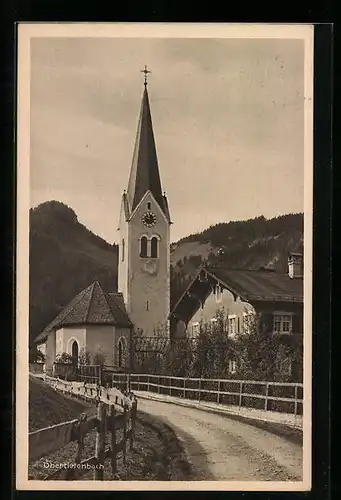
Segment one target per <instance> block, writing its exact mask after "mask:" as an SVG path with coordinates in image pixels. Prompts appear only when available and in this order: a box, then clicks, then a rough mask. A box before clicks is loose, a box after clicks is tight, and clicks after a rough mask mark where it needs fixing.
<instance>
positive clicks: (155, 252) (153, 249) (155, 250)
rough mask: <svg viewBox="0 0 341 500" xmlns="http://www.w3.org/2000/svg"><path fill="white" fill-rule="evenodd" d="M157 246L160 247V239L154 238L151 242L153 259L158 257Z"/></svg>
mask: <svg viewBox="0 0 341 500" xmlns="http://www.w3.org/2000/svg"><path fill="white" fill-rule="evenodd" d="M157 246H158V239H157V238H156V237H155V236H154V237H153V238H152V241H151V257H154V258H156V257H158V254H157V253H158V252H157V250H158V248H157Z"/></svg>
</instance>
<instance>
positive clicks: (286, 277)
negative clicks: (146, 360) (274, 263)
mask: <svg viewBox="0 0 341 500" xmlns="http://www.w3.org/2000/svg"><path fill="white" fill-rule="evenodd" d="M219 310H220V311H224V314H225V318H226V325H225V328H226V333H227V335H229V336H231V338H232V339H233V337H234V336H236V335H237V334H241V333H243V332H247V331H248V328H249V327H250V323H251V320H252V317H254V316H255V315H259V317H260V318H261V325H262V328H263V329H264V331H265V332H268V333H271V334H273V335H276V336H278V340H279V343H284V344H286V345H296V344H297V343H296V342H293V339H295V341H297V340H298V344H299V345H300V344H301V343H302V341H303V257H302V255H301V254H298V253H292V254H290V255H289V258H288V272H287V273H278V272H275V271H274V270H271V269H265V268H262V269H260V270H247V269H228V268H225V267H219V266H217V267H205V266H203V267H202V268H201V269H200V270H199V271H198V273H197V275H196V276H195V277H194V279H193V280H192V282H191V283H190V284H189V286H188V287H187V289H186V290H185V292H184V293H183V294H182V296H181V297H180V299H179V300H178V302H177V303H176V304H175V306H174V308H173V310H172V311H171V313H170V324H171V334H172V337H173V338H174V339H181V338H184V337H195V336H197V335H198V333H199V331H200V324H201V323H205V324H210V323H211V324H212V323H215V322H216V321H217V318H216V316H217V312H218V311H219ZM301 368H302V367H299V366H296V367H295V371H297V372H298V371H300V370H301ZM292 369H293V367H292V366H290V363H289V364H288V370H289V371H291V370H292Z"/></svg>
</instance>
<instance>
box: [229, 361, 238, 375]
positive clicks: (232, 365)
mask: <svg viewBox="0 0 341 500" xmlns="http://www.w3.org/2000/svg"><path fill="white" fill-rule="evenodd" d="M236 371H237V362H236V360H235V359H230V360H229V373H231V374H232V375H233V374H234V373H236Z"/></svg>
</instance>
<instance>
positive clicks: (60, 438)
mask: <svg viewBox="0 0 341 500" xmlns="http://www.w3.org/2000/svg"><path fill="white" fill-rule="evenodd" d="M44 379H45V381H46V382H47V383H48V384H49V385H51V386H52V388H53V389H54V390H56V391H58V392H62V393H64V394H68V395H72V396H75V397H77V398H81V399H84V400H86V401H89V402H90V401H92V402H94V403H96V404H97V416H91V417H88V416H87V415H86V414H84V413H82V414H81V415H80V416H79V418H78V419H73V420H70V421H68V422H63V423H61V424H56V425H52V426H50V427H46V428H44V429H39V430H37V431H33V432H30V433H29V461H30V462H32V461H36V460H39V459H40V458H42V457H44V456H48V455H51V454H52V453H53V452H55V451H57V450H59V449H61V448H63V447H64V446H66V445H68V444H69V443H71V442H76V443H77V452H76V456H75V459H74V462H73V465H74V467H72V468H68V469H63V468H61V469H57V470H56V471H55V472H54V473H53V474H50V475H49V476H48V477H46V479H56V478H58V477H60V476H61V475H63V474H64V475H65V479H75V478H76V477H77V476H78V474H82V473H84V472H87V471H88V468H87V466H90V465H91V466H95V468H94V472H93V478H94V479H99V480H101V479H103V472H104V461H105V459H106V458H110V460H111V471H112V475H114V474H115V473H116V467H117V465H116V464H117V455H118V454H119V453H122V454H123V462H124V463H125V462H126V455H127V443H128V442H129V450H130V451H132V450H133V446H134V436H135V422H136V413H137V401H136V398H135V396H134V395H133V394H132V393H129V394H128V395H125V394H123V393H122V392H121V391H119V390H118V389H116V388H104V387H100V386H97V385H95V384H85V383H80V382H67V381H64V380H61V379H55V378H53V377H48V376H45V377H44ZM93 429H96V451H95V455H93V456H91V457H90V458H87V459H83V460H82V453H83V449H84V437H85V435H86V434H87V433H89V432H90V431H91V430H93ZM117 431H121V432H120V434H121V438H120V439H118V437H119V436H118V434H117ZM107 434H109V443H110V444H109V446H106V444H105V443H106V436H107Z"/></svg>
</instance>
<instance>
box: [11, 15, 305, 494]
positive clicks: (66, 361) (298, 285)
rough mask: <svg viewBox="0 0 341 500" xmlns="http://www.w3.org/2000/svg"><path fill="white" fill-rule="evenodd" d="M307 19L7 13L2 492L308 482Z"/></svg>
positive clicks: (286, 486)
mask: <svg viewBox="0 0 341 500" xmlns="http://www.w3.org/2000/svg"><path fill="white" fill-rule="evenodd" d="M313 39H314V27H313V25H303V24H302V25H299V24H291V25H290V24H287V25H280V24H277V25H271V24H206V25H200V24H158V23H154V24H124V23H122V24H116V23H113V24H107V23H100V24H95V23H84V24H82V23H40V24H38V23H37V24H34V23H21V24H19V25H18V108H17V111H18V112H17V120H18V122H17V137H18V150H17V158H18V162H17V189H18V191H17V228H18V232H17V290H16V293H17V370H16V407H17V411H16V414H17V427H16V453H17V455H16V478H17V489H21V490H37V489H44V490H70V489H72V490H78V489H79V490H127V489H129V490H133V489H136V490H152V489H155V490H179V489H183V490H189V489H190V490H193V489H194V490H195V489H197V490H231V491H232V490H234V491H238V490H243V491H252V490H266V491H277V490H286V491H307V490H310V488H311V386H312V380H311V379H312V376H311V373H312V369H311V364H312V354H311V349H312V348H311V343H312V206H313V203H312V200H313V56H314V50H313V49H314V48H313Z"/></svg>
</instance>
